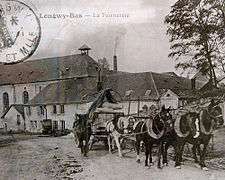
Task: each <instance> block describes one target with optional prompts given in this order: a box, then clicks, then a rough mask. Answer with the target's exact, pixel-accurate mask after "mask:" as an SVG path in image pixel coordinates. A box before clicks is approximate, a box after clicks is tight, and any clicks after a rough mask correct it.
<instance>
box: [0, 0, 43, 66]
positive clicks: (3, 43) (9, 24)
mask: <svg viewBox="0 0 225 180" xmlns="http://www.w3.org/2000/svg"><path fill="white" fill-rule="evenodd" d="M40 37H41V27H40V22H39V19H38V17H37V15H36V13H35V12H34V11H33V10H32V9H31V7H29V6H28V5H26V4H24V3H22V2H19V1H16V0H14V1H10V0H4V1H0V63H4V64H11V63H17V62H21V61H23V60H25V59H27V58H28V57H30V56H31V55H32V54H33V53H34V51H35V50H36V49H37V46H38V44H39V42H40Z"/></svg>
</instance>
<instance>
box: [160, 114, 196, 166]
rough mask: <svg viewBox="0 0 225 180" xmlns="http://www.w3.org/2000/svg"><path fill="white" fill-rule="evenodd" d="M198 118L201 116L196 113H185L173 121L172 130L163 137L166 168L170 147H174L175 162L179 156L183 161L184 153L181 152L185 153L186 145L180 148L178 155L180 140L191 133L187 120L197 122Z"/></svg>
mask: <svg viewBox="0 0 225 180" xmlns="http://www.w3.org/2000/svg"><path fill="white" fill-rule="evenodd" d="M198 118H199V114H198V113H196V112H185V113H183V112H181V113H180V114H178V115H177V116H176V119H173V120H172V121H171V124H170V129H169V130H168V131H167V133H166V134H165V135H164V136H163V142H164V144H163V146H162V154H163V164H164V165H165V166H167V165H168V162H167V151H168V148H169V147H170V146H173V148H174V151H175V157H174V161H176V157H177V155H178V156H179V158H180V161H182V153H180V152H183V149H184V144H183V145H182V146H180V151H179V152H178V153H176V148H177V145H178V138H179V137H186V136H187V135H188V134H187V132H188V131H189V129H188V126H187V125H186V123H187V120H189V122H195V120H197V119H198ZM181 131H182V132H181ZM182 133H183V134H182ZM194 136H195V134H194Z"/></svg>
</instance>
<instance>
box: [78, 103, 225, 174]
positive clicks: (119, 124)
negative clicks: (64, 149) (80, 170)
mask: <svg viewBox="0 0 225 180" xmlns="http://www.w3.org/2000/svg"><path fill="white" fill-rule="evenodd" d="M219 103H220V101H216V102H215V100H214V99H212V100H211V102H210V104H209V105H208V106H207V107H205V108H202V109H201V110H199V111H198V112H194V111H185V112H183V111H182V112H178V113H177V114H176V115H175V116H174V115H172V113H171V109H170V108H165V106H163V107H162V108H161V109H160V111H159V112H158V113H157V114H156V115H155V116H154V117H152V116H150V117H149V118H148V119H146V120H138V121H137V120H136V119H135V118H134V117H132V116H129V117H119V116H114V118H113V119H111V120H110V121H107V122H106V128H105V129H106V134H107V143H108V147H109V152H110V153H111V151H112V146H113V145H114V142H115V143H116V145H117V148H118V153H119V156H120V157H123V154H122V151H121V144H122V142H123V139H124V137H127V136H129V135H132V136H133V137H135V139H136V141H135V142H136V143H135V146H136V151H137V158H136V161H137V162H140V147H141V142H143V143H144V147H145V156H146V157H145V166H146V167H149V166H151V165H153V161H152V147H153V145H155V146H156V147H157V156H158V164H157V166H158V168H162V165H161V157H162V161H163V165H164V166H166V165H168V162H167V150H168V148H169V147H170V146H172V147H173V148H174V152H175V158H174V160H175V167H176V168H177V169H180V168H181V162H182V154H183V150H184V146H185V144H186V143H189V144H192V145H193V147H192V151H193V157H194V161H195V163H197V164H199V165H200V166H201V168H202V169H203V170H208V169H207V167H206V165H205V161H204V160H205V156H206V151H207V146H208V144H209V141H210V139H211V137H212V132H213V130H214V129H216V128H217V127H218V126H220V125H223V123H224V119H223V117H222V108H221V107H220V105H219ZM80 118H81V119H82V122H80V123H77V125H76V124H75V125H74V128H75V134H76V137H77V138H78V139H79V140H78V141H79V147H80V148H81V153H83V154H84V156H87V152H88V150H89V149H90V145H91V141H90V138H91V123H90V122H89V121H88V117H85V115H80ZM78 127H80V130H77V129H79V128H78ZM201 145H203V149H202V148H201ZM196 152H198V154H199V157H200V159H198V156H197V153H196Z"/></svg>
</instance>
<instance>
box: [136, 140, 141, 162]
mask: <svg viewBox="0 0 225 180" xmlns="http://www.w3.org/2000/svg"><path fill="white" fill-rule="evenodd" d="M140 143H141V141H140V138H139V137H138V136H137V137H136V150H137V158H136V161H137V162H138V163H139V162H140Z"/></svg>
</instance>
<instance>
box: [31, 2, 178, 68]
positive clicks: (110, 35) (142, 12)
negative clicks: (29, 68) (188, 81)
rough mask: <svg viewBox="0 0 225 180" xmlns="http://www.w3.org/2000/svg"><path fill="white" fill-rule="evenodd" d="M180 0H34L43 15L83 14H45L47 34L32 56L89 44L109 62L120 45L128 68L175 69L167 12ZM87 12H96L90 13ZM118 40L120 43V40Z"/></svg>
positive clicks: (121, 61)
mask: <svg viewBox="0 0 225 180" xmlns="http://www.w3.org/2000/svg"><path fill="white" fill-rule="evenodd" d="M175 1H176V0H48V1H46V0H31V3H32V4H33V5H32V4H31V3H29V5H31V7H32V8H33V9H35V11H36V13H37V14H38V16H39V17H40V16H42V17H43V16H44V15H52V14H54V13H55V14H59V13H66V14H70V13H74V14H82V16H83V17H82V18H79V19H76V18H66V19H52V18H40V22H41V29H42V36H41V41H40V45H39V47H38V49H37V50H36V52H35V53H34V55H33V56H32V57H31V59H37V58H45V57H54V56H64V55H70V54H76V53H79V51H78V48H79V47H80V46H81V45H82V44H87V45H88V46H89V47H91V48H92V50H91V51H90V56H91V57H93V58H94V59H95V60H97V59H99V58H103V57H106V58H107V59H108V60H109V62H110V64H111V63H112V56H113V53H114V48H115V45H116V44H117V48H116V55H117V56H118V69H119V70H121V71H128V72H143V71H155V72H165V71H175V69H174V65H175V63H174V60H172V59H169V58H168V54H169V52H170V50H169V42H168V37H167V35H166V26H165V25H164V23H163V21H164V17H165V15H167V14H168V13H169V11H170V6H171V5H173V4H174V3H175ZM93 13H95V14H96V15H97V14H99V15H100V16H101V14H102V13H125V14H129V17H128V18H104V17H99V18H94V17H92V16H93ZM85 15H91V16H90V17H87V16H85ZM116 42H117V43H116Z"/></svg>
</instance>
